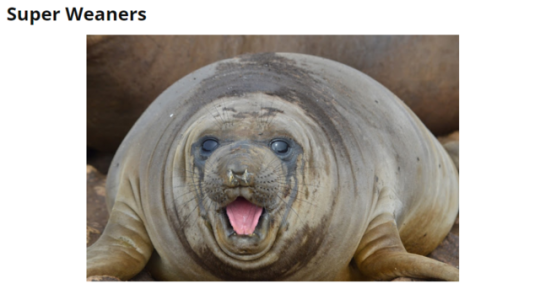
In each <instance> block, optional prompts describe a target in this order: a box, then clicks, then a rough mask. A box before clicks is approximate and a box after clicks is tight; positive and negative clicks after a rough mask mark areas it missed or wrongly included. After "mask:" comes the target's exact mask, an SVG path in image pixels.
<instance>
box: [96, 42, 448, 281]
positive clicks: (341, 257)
mask: <svg viewBox="0 0 540 289" xmlns="http://www.w3.org/2000/svg"><path fill="white" fill-rule="evenodd" d="M86 41H87V43H86V49H87V51H86V57H87V59H86V71H87V74H86V81H87V82H86V84H87V87H86V89H87V114H86V117H87V148H86V149H87V279H88V281H114V280H118V281H119V280H124V281H127V280H131V281H459V214H458V211H459V35H87V38H86Z"/></svg>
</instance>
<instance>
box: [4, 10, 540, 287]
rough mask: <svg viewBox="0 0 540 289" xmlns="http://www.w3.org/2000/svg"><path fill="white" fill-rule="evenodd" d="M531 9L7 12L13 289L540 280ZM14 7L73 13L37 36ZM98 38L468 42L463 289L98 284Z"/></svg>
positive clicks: (8, 223) (8, 247)
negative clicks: (138, 16)
mask: <svg viewBox="0 0 540 289" xmlns="http://www.w3.org/2000/svg"><path fill="white" fill-rule="evenodd" d="M195 3H196V4H195ZM435 3H437V4H435ZM530 3H533V2H532V1H530V2H527V1H511V2H502V1H489V2H487V1H486V2H484V4H482V3H480V1H476V2H473V1H444V2H440V1H439V2H436V1H354V2H353V1H336V0H334V1H325V2H321V1H319V2H318V1H301V2H300V1H292V0H289V1H264V2H263V1H156V0H152V1H129V2H128V1H126V2H124V3H118V1H116V2H114V3H113V1H110V0H109V1H97V0H93V1H15V0H4V1H2V4H1V5H0V31H1V38H0V39H2V40H1V42H0V52H1V53H0V57H1V61H0V69H1V75H0V79H1V81H0V98H1V101H0V136H1V137H0V163H1V166H0V170H1V171H0V181H1V184H2V186H1V194H2V196H1V197H0V217H1V219H0V222H1V223H0V224H1V231H0V232H1V233H0V248H1V250H2V252H1V253H0V254H1V255H0V264H2V265H3V266H2V269H1V270H0V276H2V281H3V283H8V286H9V285H15V286H26V283H35V284H29V285H30V286H39V287H41V286H46V287H49V286H55V287H56V286H60V287H62V288H64V287H65V288H73V287H74V288H78V287H81V286H95V287H97V286H100V287H101V286H106V287H111V286H124V287H125V286H133V287H136V286H144V287H148V286H150V285H151V286H166V287H168V288H171V287H175V288H176V287H180V286H182V287H185V286H187V287H200V286H205V287H206V286H220V287H221V286H228V287H232V286H234V287H237V286H242V287H247V286H249V287H250V288H251V287H252V286H263V287H270V286H272V287H274V286H287V287H292V286H310V287H311V286H316V287H319V286H324V287H326V286H343V287H349V288H353V287H354V288H357V287H360V286H362V287H365V286H370V287H373V286H384V287H387V286H407V287H411V286H414V287H426V286H429V288H431V287H432V286H440V287H443V286H444V287H472V286H475V287H477V286H482V287H484V286H493V285H503V286H508V285H512V284H514V283H519V285H518V286H521V285H529V284H534V283H538V281H537V278H536V276H537V274H538V269H540V266H539V265H538V264H539V261H538V259H539V258H540V254H539V253H538V251H539V250H538V243H539V242H540V239H539V238H538V236H539V233H538V231H539V230H540V224H539V221H540V218H539V217H538V213H539V201H540V198H539V194H540V189H539V180H540V153H539V150H538V147H539V146H540V142H539V141H538V139H539V138H538V133H539V129H538V125H540V121H539V115H540V108H539V106H538V104H539V98H540V95H539V88H538V87H539V83H540V81H539V80H538V78H539V76H540V73H539V67H540V61H539V58H540V57H539V55H540V45H539V35H538V34H539V29H538V27H540V25H539V22H540V21H539V19H540V18H539V17H538V9H537V6H533V5H531V4H530ZM81 6H82V7H84V8H85V9H90V10H118V11H119V10H146V16H147V19H146V21H133V22H131V21H127V22H123V21H117V22H96V21H92V22H87V21H80V22H75V21H73V22H69V21H67V17H66V13H65V7H81ZM9 7H16V8H17V9H20V10H25V9H27V10H61V14H60V15H59V19H58V20H57V21H56V22H53V21H48V22H45V21H42V20H41V21H38V22H37V23H35V24H34V25H33V26H30V23H29V22H21V21H7V17H8V14H7V9H8V8H9ZM86 34H459V35H460V101H461V103H460V128H461V129H460V139H461V143H460V148H461V160H460V164H461V168H460V231H461V232H460V282H459V283H435V284H434V283H425V282H424V283H406V284H404V282H402V283H400V285H392V284H390V283H382V284H375V283H339V284H328V283H310V284H295V283H287V284H283V285H282V284H277V285H276V284H275V283H259V284H247V283H241V284H239V283H234V284H232V283H228V284H217V283H170V282H169V283H166V284H158V285H156V284H149V283H137V284H134V283H129V285H128V283H122V284H116V283H106V284H103V283H87V282H86V281H85V280H86V278H85V266H86V263H85V261H86V247H85V239H86V232H85V227H84V225H83V224H84V223H85V222H86V193H85V191H86V185H85V184H86ZM533 282H534V283H533ZM10 283H13V284H10ZM96 284H99V285H96ZM39 287H38V288H39ZM527 287H534V285H533V286H527ZM5 288H11V287H5Z"/></svg>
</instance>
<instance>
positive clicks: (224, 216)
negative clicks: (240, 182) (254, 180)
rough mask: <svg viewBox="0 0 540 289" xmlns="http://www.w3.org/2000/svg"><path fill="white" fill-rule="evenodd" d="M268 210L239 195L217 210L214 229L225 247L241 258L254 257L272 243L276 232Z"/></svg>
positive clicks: (221, 245) (234, 255)
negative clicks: (272, 228) (273, 232)
mask: <svg viewBox="0 0 540 289" xmlns="http://www.w3.org/2000/svg"><path fill="white" fill-rule="evenodd" d="M270 219H271V218H270V214H269V212H268V211H267V210H266V209H265V208H263V207H260V206H257V205H255V204H253V203H251V202H250V201H248V200H247V199H245V198H244V197H240V196H239V197H237V198H236V199H235V200H234V201H232V202H231V203H229V204H228V205H227V206H225V207H222V208H221V209H220V210H219V211H218V222H219V223H221V224H220V225H218V226H216V229H215V231H214V233H215V234H216V237H217V238H218V239H220V240H222V242H218V244H219V245H220V247H221V248H222V249H223V251H224V252H225V253H226V254H227V255H229V256H231V257H233V258H235V259H238V260H244V261H248V260H255V259H257V258H260V257H261V256H263V255H264V254H265V253H266V252H267V251H268V250H269V249H270V247H271V244H272V243H273V241H274V239H275V236H274V234H269V233H270V231H271V228H270V225H271V221H270Z"/></svg>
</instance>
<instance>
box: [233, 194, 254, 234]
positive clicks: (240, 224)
mask: <svg viewBox="0 0 540 289" xmlns="http://www.w3.org/2000/svg"><path fill="white" fill-rule="evenodd" d="M261 214H262V208H261V207H257V206H255V205H254V204H252V203H250V202H248V201H247V200H246V199H244V198H242V197H239V198H236V200H234V202H232V203H230V204H229V205H228V206H227V216H229V221H230V222H231V225H232V227H233V229H234V231H235V232H236V234H238V235H251V234H253V232H254V231H255V227H257V223H258V222H259V217H260V216H261Z"/></svg>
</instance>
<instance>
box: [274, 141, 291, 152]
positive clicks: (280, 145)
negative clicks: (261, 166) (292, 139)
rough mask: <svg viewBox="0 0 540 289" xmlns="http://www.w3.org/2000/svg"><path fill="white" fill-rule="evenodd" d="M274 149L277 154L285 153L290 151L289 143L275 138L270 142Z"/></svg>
mask: <svg viewBox="0 0 540 289" xmlns="http://www.w3.org/2000/svg"><path fill="white" fill-rule="evenodd" d="M270 147H271V148H272V150H273V151H274V152H275V153H277V154H284V153H286V152H288V151H289V144H288V143H286V142H284V141H282V140H275V141H273V142H272V143H271V144H270Z"/></svg>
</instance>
